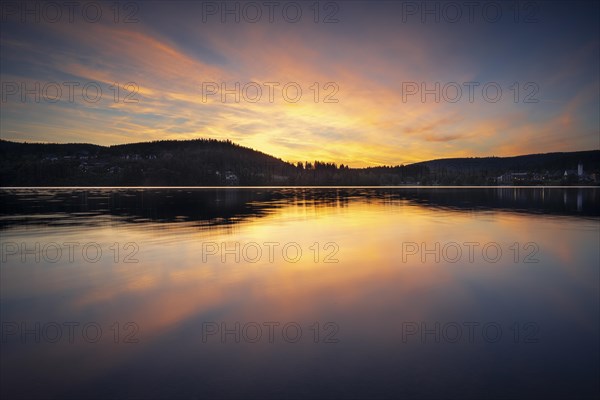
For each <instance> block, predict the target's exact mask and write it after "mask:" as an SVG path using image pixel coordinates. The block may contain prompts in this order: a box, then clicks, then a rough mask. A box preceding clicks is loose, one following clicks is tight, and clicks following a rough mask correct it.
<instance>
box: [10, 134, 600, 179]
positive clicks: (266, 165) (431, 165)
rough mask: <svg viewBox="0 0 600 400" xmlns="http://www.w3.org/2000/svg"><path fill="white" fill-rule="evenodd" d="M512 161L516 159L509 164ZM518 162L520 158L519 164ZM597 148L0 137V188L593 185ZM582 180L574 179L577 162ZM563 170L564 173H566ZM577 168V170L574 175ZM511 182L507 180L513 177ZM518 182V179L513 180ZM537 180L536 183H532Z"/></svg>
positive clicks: (597, 156)
mask: <svg viewBox="0 0 600 400" xmlns="http://www.w3.org/2000/svg"><path fill="white" fill-rule="evenodd" d="M515 159H517V161H515ZM518 159H520V161H519V160H518ZM599 160H600V151H587V152H573V153H552V154H540V155H530V156H521V157H510V158H497V157H492V158H475V159H449V160H435V161H428V162H423V163H417V164H411V165H406V166H405V165H398V166H393V167H392V166H390V167H369V168H350V167H348V166H346V165H344V164H341V165H337V164H335V163H326V162H320V161H314V162H304V163H300V162H299V163H297V164H291V163H288V162H285V161H283V160H281V159H278V158H275V157H272V156H270V155H268V154H265V153H262V152H259V151H256V150H253V149H250V148H247V147H243V146H239V145H237V144H235V143H233V142H231V141H229V140H226V141H219V140H214V139H197V140H186V141H174V140H170V141H154V142H145V143H133V144H125V145H115V146H109V147H105V146H98V145H92V144H38V143H16V142H10V141H5V140H0V184H1V185H2V186H254V185H256V186H264V185H290V186H299V185H323V186H325V185H328V186H337V185H349V186H353V185H356V186H358V185H376V186H377V185H419V184H420V185H423V184H434V185H435V184H444V185H462V184H479V185H486V184H496V183H497V177H498V176H499V175H502V174H506V173H510V172H523V171H525V172H528V173H529V174H530V175H527V176H525V175H523V174H521V175H519V177H518V179H517V181H518V182H515V183H523V184H527V183H530V182H528V180H534V181H535V180H536V179H537V180H539V179H541V178H540V176H545V177H546V178H548V179H547V180H546V181H544V182H542V183H546V184H565V183H579V184H581V183H586V184H587V183H589V184H593V183H595V182H597V179H596V176H597V173H598V171H599V170H600V168H599V167H600V165H599ZM580 162H583V163H584V165H585V168H586V174H585V182H582V181H583V178H582V177H581V176H580V177H577V176H575V178H573V176H574V175H576V174H575V172H576V170H577V166H578V163H580ZM567 170H569V174H567V175H564V172H565V171H567ZM574 171H575V172H574ZM511 179H512V176H511ZM515 179H516V178H515ZM534 183H539V182H534Z"/></svg>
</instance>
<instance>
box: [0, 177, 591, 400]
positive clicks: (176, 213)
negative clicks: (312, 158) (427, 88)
mask: <svg viewBox="0 0 600 400" xmlns="http://www.w3.org/2000/svg"><path fill="white" fill-rule="evenodd" d="M1 198H2V213H3V214H2V218H1V220H2V230H1V232H2V244H3V254H2V257H3V263H2V266H1V270H0V271H1V277H2V279H1V283H0V285H1V286H0V288H1V297H0V307H1V311H2V314H1V318H2V323H3V327H2V329H3V335H4V336H3V343H2V360H1V363H2V364H1V367H2V368H1V375H2V376H1V378H2V379H1V380H2V385H0V386H1V389H0V390H1V391H2V392H1V394H2V396H3V397H7V398H48V397H56V398H77V399H81V398H240V397H250V398H281V397H292V398H297V397H313V398H373V397H380V398H482V397H496V398H566V397H575V398H586V397H589V398H595V396H596V395H597V394H598V380H597V379H598V378H597V377H598V373H599V372H600V366H599V362H598V355H599V351H600V350H599V346H598V340H597V338H598V335H599V333H600V332H599V329H598V319H597V316H598V313H599V312H600V310H599V306H598V301H597V300H598V295H599V288H598V285H599V284H598V282H599V278H600V276H599V272H598V264H599V263H600V255H599V250H598V242H599V240H600V226H599V218H598V212H599V211H598V207H599V203H600V202H599V199H598V191H597V189H577V188H575V189H565V190H562V189H522V188H519V189H513V188H502V189H498V188H490V189H487V188H486V189H371V188H356V189H258V188H256V189H244V190H219V189H210V190H205V189H198V190H192V189H170V190H139V189H119V190H95V189H94V190H50V191H44V190H38V191H36V190H19V191H13V190H11V191H3V192H2V195H1ZM50 243H55V244H58V245H59V246H60V247H61V248H62V249H63V254H62V257H60V258H58V259H55V257H56V253H54V252H53V251H54V249H53V248H50V247H51V246H49V244H50ZM64 243H78V244H79V246H78V247H77V248H76V250H75V251H74V252H73V260H72V261H71V259H69V257H68V253H67V252H66V246H65V245H63V244H64ZM86 243H94V247H93V248H91V254H88V255H87V256H84V254H83V253H82V251H81V250H82V248H83V247H84V245H85V244H86ZM115 243H116V244H117V247H116V248H115ZM131 243H133V244H135V245H136V246H137V251H136V252H135V254H134V255H133V256H132V257H133V258H131V259H129V261H137V262H126V256H129V255H131V252H132V248H126V247H125V245H127V244H131ZM269 243H270V244H269ZM289 243H295V245H294V246H296V245H297V246H298V247H299V248H300V249H301V252H302V253H301V254H300V255H298V254H297V253H295V252H294V248H291V252H290V253H284V252H283V251H282V250H283V247H284V246H285V245H286V244H289ZM451 243H455V244H456V245H457V246H458V248H459V249H460V251H461V252H462V253H461V257H460V258H457V255H458V254H457V253H456V246H454V245H451ZM465 243H471V245H466V244H465ZM473 243H478V245H477V246H476V247H473V249H474V251H473V253H472V255H473V258H470V256H471V253H470V252H469V249H470V247H468V246H474V245H473ZM36 244H39V248H38V250H36ZM252 244H254V245H252ZM489 244H494V245H493V246H489V247H490V251H489V252H483V248H484V247H485V245H489ZM9 245H10V246H9ZM21 245H23V246H24V247H23V248H21V247H20V246H21ZM96 245H97V246H98V247H99V248H100V249H101V254H102V256H101V257H99V258H98V259H97V260H96V259H95V258H94V257H95V255H96V253H95V252H94V249H95V248H96V247H95V246H96ZM515 245H516V246H515ZM532 245H533V247H531V246H532ZM15 246H16V247H15ZM236 246H237V247H236ZM269 246H272V247H269ZM411 246H417V248H416V249H415V248H414V247H411ZM44 248H46V249H50V250H48V252H47V253H45V250H44ZM257 248H258V249H260V251H261V252H262V254H261V257H257V253H256V249H257ZM271 248H272V249H273V252H272V254H271V253H270V252H269V250H270V249H271ZM497 248H499V249H501V251H502V253H501V254H497V253H495V252H494V251H495V250H496V249H497ZM23 249H24V251H22V250H23ZM116 249H118V251H117V250H116ZM244 249H246V250H247V251H246V252H245V250H244ZM436 249H437V250H436ZM133 250H136V248H133ZM271 255H272V256H273V257H272V258H271V257H270V256H271ZM36 256H39V259H36ZM23 257H25V258H24V259H23ZM86 257H87V258H86ZM91 258H94V260H93V261H92V260H91ZM326 261H328V262H326ZM128 322H132V323H134V324H135V325H129V326H128V327H127V328H126V324H127V323H128ZM23 323H24V324H25V325H21V324H23ZM36 323H39V324H40V328H39V329H37V328H36V325H35V324H36ZM53 323H56V324H58V325H60V326H61V327H62V329H63V331H62V332H63V335H62V337H61V338H60V339H59V340H56V341H55V342H52V341H51V340H48V339H53V338H55V335H54V336H53V334H54V330H53V329H55V328H56V327H55V326H54V325H52V324H53ZM65 323H67V324H69V323H76V324H78V325H70V326H72V327H73V329H74V340H73V342H71V341H70V340H69V335H68V331H67V329H66V326H69V325H65ZM90 323H94V324H97V326H98V327H100V329H101V330H102V335H101V337H100V338H99V339H98V341H96V342H93V341H91V340H89V339H90V338H94V336H93V335H94V333H95V330H94V329H96V328H95V327H94V326H93V327H91V328H89V327H88V328H89V329H90V331H89V332H88V334H89V335H88V336H87V337H85V336H82V330H83V327H84V326H86V324H90ZM115 323H118V325H115ZM236 323H239V324H240V328H239V329H238V330H236ZM315 323H318V325H316V324H315ZM328 323H332V324H334V325H327V324H328ZM221 324H225V325H224V326H223V325H221ZM287 324H295V325H289V326H288V325H287ZM423 324H424V325H423ZM256 326H259V327H261V329H262V331H261V333H262V335H261V337H260V338H259V339H257V340H255V339H256V338H257V336H256ZM284 326H288V328H289V327H291V328H289V329H290V330H289V331H288V332H287V334H288V336H287V339H290V338H295V336H294V335H295V334H296V331H295V329H296V326H299V327H300V329H301V332H302V333H301V335H300V336H299V338H298V340H297V341H294V340H286V336H285V335H284V334H283V327H284ZM457 326H458V327H460V329H462V336H461V337H460V339H458V340H454V338H455V337H456V332H457V331H456V329H457ZM135 327H137V328H138V330H136V329H134V328H135ZM215 327H216V328H215ZM244 327H245V328H246V329H245V330H244ZM269 327H272V329H273V333H274V336H273V340H272V341H271V340H270V336H269V334H270V332H271V331H270V330H269V329H270V328H269ZM326 327H327V328H326ZM469 327H471V328H472V329H473V331H472V332H473V337H472V338H473V339H472V340H471V339H470V334H469V332H470V331H469V329H471V328H469ZM484 327H486V330H485V333H483V332H484V331H483V329H484ZM497 327H500V329H501V332H502V334H501V335H500V337H499V338H498V340H496V339H495V336H494V330H493V329H497ZM222 328H224V329H225V332H226V333H225V336H222V333H223V332H222ZM207 329H209V330H208V332H207ZM214 329H217V330H218V331H217V332H216V333H214ZM227 332H228V333H227ZM316 332H318V335H317V336H318V337H316V336H315V335H316ZM116 333H118V337H116V336H115V334H116ZM207 333H210V334H208V335H207ZM36 335H38V336H39V340H37V341H36V338H37V336H36ZM128 335H133V336H132V337H129V339H131V338H133V339H138V341H137V342H131V343H130V342H126V341H125V340H126V338H127V337H128ZM330 335H333V336H330ZM423 335H424V336H423ZM296 336H297V335H296ZM115 338H116V339H117V340H115ZM315 338H316V340H315ZM327 338H330V339H331V338H333V339H337V341H331V342H328V341H326V339H327ZM204 339H206V340H204ZM530 339H531V340H530ZM533 339H535V340H533Z"/></svg>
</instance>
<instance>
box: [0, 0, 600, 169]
mask: <svg viewBox="0 0 600 400" xmlns="http://www.w3.org/2000/svg"><path fill="white" fill-rule="evenodd" d="M13 3H14V2H13ZM75 3H78V4H79V6H78V7H76V8H75V10H74V13H73V16H72V17H73V21H72V22H71V21H69V10H68V9H67V8H65V7H64V6H60V5H61V4H63V2H61V1H59V2H57V3H55V4H59V6H60V7H62V10H58V11H60V12H62V17H61V18H60V20H58V21H57V22H54V23H53V22H52V19H54V18H55V17H57V10H56V9H51V7H47V8H46V9H43V5H40V3H37V5H36V3H29V4H28V5H27V7H29V9H28V11H29V12H28V13H25V14H22V11H24V10H22V9H20V8H21V7H23V6H22V5H21V4H20V3H16V4H11V3H10V2H8V3H5V4H3V5H2V7H3V9H2V25H1V28H0V30H1V39H0V45H1V49H0V50H1V59H0V60H1V64H0V67H1V74H0V75H1V76H0V78H1V80H2V103H1V109H2V111H1V117H2V118H1V123H0V128H1V136H2V139H7V140H16V141H28V142H58V143H68V142H87V143H96V144H102V145H111V144H121V143H131V142H140V141H150V140H161V139H193V138H199V137H202V138H215V139H231V140H232V141H234V142H236V143H238V144H241V145H244V146H248V147H252V148H254V149H257V150H260V151H263V152H265V153H268V154H271V155H274V156H276V157H279V158H282V159H284V160H286V161H292V162H296V161H304V160H322V161H334V162H337V163H344V164H349V165H350V166H353V167H362V166H375V165H390V164H393V165H396V164H401V163H405V164H406V163H412V162H417V161H423V160H428V159H433V158H445V157H459V156H492V155H495V156H509V155H518V154H525V153H541V152H552V151H574V150H591V149H599V148H600V132H599V125H600V121H599V112H598V110H599V107H600V99H599V93H600V81H599V70H600V62H599V57H600V56H599V54H600V43H599V29H600V28H599V23H598V21H599V17H600V15H599V14H600V11H599V10H600V9H599V6H598V4H597V3H596V4H594V3H592V2H565V3H559V2H529V3H528V2H519V3H517V2H512V1H510V2H482V3H479V4H478V5H477V6H474V8H472V9H469V8H468V7H467V6H465V5H464V4H465V2H463V1H458V2H456V3H452V4H451V5H448V4H447V3H446V2H436V1H430V2H426V3H423V2H420V1H419V2H403V1H398V2H391V1H370V2H366V1H364V2H361V1H348V2H345V1H338V2H325V1H321V2H320V3H319V4H318V9H319V15H318V16H315V9H314V4H315V2H313V1H299V2H295V3H294V2H285V1H280V2H278V3H279V4H278V5H276V6H274V8H273V9H270V7H269V6H268V5H266V3H265V2H263V1H258V2H255V3H252V5H251V6H246V2H228V3H227V4H225V3H223V2H201V1H197V2H195V1H173V2H167V1H147V2H146V1H139V2H129V3H125V2H124V3H121V4H120V6H119V10H118V11H119V15H118V20H117V22H116V23H115V8H111V7H114V6H112V4H113V2H112V1H111V2H107V3H102V2H85V1H83V2H75ZM88 3H93V6H86V5H87V4H88ZM290 3H292V4H290ZM490 3H491V4H490ZM7 4H8V5H7ZM96 5H100V8H99V9H100V10H101V11H102V15H101V17H99V18H97V19H98V21H97V22H91V21H90V20H92V19H94V18H93V17H95V12H96V9H95V8H94V7H96ZM298 6H299V8H298ZM224 7H228V8H227V9H228V10H232V11H233V14H225V15H222V14H221V11H223V10H222V9H223V8H224ZM284 7H286V8H285V10H286V12H284V11H283V9H284ZM422 7H428V10H429V11H430V13H423V10H422V9H421V8H422ZM84 8H85V9H86V10H87V13H88V14H87V15H88V17H89V16H91V17H89V18H87V19H88V20H86V18H84V15H82V9H84ZM298 9H300V10H301V12H302V15H301V16H299V15H298V17H296V12H297V10H298ZM270 10H272V11H273V14H272V22H271V21H269V19H270V15H269V11H270ZM484 10H485V11H484ZM26 11H27V10H26ZM257 11H260V12H261V13H262V16H261V17H260V20H258V21H257V22H252V21H251V20H252V19H255V18H257V15H258V14H257ZM517 11H518V12H517ZM238 12H239V17H240V18H239V22H236V20H235V19H236V15H234V14H235V13H238ZM457 12H459V13H461V16H460V17H459V18H458V17H457V15H458V14H457ZM470 12H472V13H470ZM497 12H500V13H501V14H497ZM128 14H130V15H131V16H130V20H131V21H130V23H125V21H124V20H125V19H126V17H127V15H128ZM37 17H39V21H38V20H36V18H37ZM315 17H317V20H318V22H317V23H316V22H315ZM455 17H456V18H457V19H458V20H457V21H456V22H452V21H451V20H452V19H454V18H455ZM23 18H24V19H25V21H23V20H22V19H23ZM223 18H225V21H223ZM437 18H439V21H436V19H437ZM294 19H297V20H298V21H297V22H293V20H294ZM325 19H326V20H327V22H329V23H326V22H325V21H324V20H325ZM423 19H425V21H424V22H423ZM336 21H337V22H336ZM36 82H39V91H38V94H40V99H39V102H36V98H35V97H36V94H35V93H33V92H35V91H36ZM52 82H54V83H57V84H58V86H60V87H61V88H62V94H61V95H60V96H58V95H57V92H56V86H57V85H55V84H50V85H48V84H49V83H52ZM65 82H74V83H73V84H72V85H75V84H77V85H79V86H76V87H74V96H73V99H72V100H71V99H70V98H69V91H68V86H67V85H65V84H64V83H65ZM129 82H133V83H134V85H135V86H137V88H138V89H137V90H136V92H135V93H131V97H130V99H137V102H125V101H124V100H125V97H126V95H127V94H128V91H127V90H126V89H127V88H124V86H126V84H127V83H129ZM236 82H239V84H240V92H239V93H240V99H239V102H236V99H235V94H233V93H231V94H228V95H227V96H226V97H225V101H223V99H222V97H221V93H220V92H217V93H216V94H212V92H209V91H208V90H209V89H214V88H215V86H220V85H221V84H225V85H226V87H227V88H228V89H231V90H232V91H235V87H236V86H235V85H236ZM413 82H414V83H413ZM469 82H476V83H478V84H479V86H476V84H475V83H473V84H469ZM515 82H518V90H517V89H516V88H517V86H515V85H514V83H515ZM90 83H91V85H90ZM114 83H118V85H119V86H120V90H119V97H118V99H117V100H118V101H115V98H114V95H115V93H114V90H111V88H110V86H111V85H113V84H114ZM248 83H251V84H250V85H247V84H248ZM275 83H277V84H278V85H275ZM290 83H291V84H290ZM315 83H316V84H315ZM436 83H438V84H439V88H440V89H439V92H438V93H439V95H440V99H439V101H438V102H436V99H435V94H434V93H433V92H434V91H435V87H436ZM465 83H467V84H466V85H465ZM215 84H216V85H215ZM265 84H266V85H265ZM286 84H287V85H288V91H287V94H284V93H282V87H284V86H285V85H286ZM422 84H424V85H425V86H426V87H427V88H429V89H433V90H432V92H431V93H430V94H428V95H426V96H425V98H422V96H421V94H422V93H421V85H422ZM85 85H88V87H91V88H90V89H89V90H88V95H89V97H90V98H93V97H94V96H95V90H94V86H95V85H99V86H100V87H101V88H102V96H101V98H100V99H99V101H97V102H95V103H94V102H91V101H89V100H86V99H85V98H84V97H83V96H82V87H83V86H85ZM245 85H246V89H247V91H246V92H242V90H241V89H242V88H243V87H244V86H245ZM269 85H270V87H272V88H273V89H272V90H273V93H272V95H273V98H272V99H269V97H270V96H269V95H270V93H269ZM469 85H470V86H469ZM484 86H485V87H486V88H488V91H487V94H486V93H484V92H483V87H484ZM44 87H46V89H47V90H46V92H44V90H43V89H44ZM133 87H134V86H133V85H132V86H128V88H129V89H132V88H133ZM256 87H260V88H261V89H262V95H261V96H260V98H258V93H257V92H256ZM297 87H300V88H301V90H302V95H301V97H300V98H299V100H298V101H297V102H292V101H291V100H292V99H293V98H294V97H296V88H297ZM317 87H318V90H319V92H318V96H317V99H315V94H316V88H317ZM456 87H460V88H462V89H461V90H462V96H460V97H458V93H457V92H456ZM469 87H471V88H472V89H473V93H472V94H473V99H472V100H473V101H472V102H471V101H470V99H469ZM22 88H26V89H27V90H28V91H29V92H28V93H25V94H24V93H22ZM497 88H500V89H501V90H502V96H501V97H500V98H499V99H498V101H496V102H494V101H493V100H494V97H496V91H497ZM219 90H220V89H219ZM411 90H413V91H414V90H418V92H417V93H414V94H412V93H410V91H411ZM40 92H41V93H40ZM334 92H335V93H334ZM328 95H331V97H329V99H330V100H336V101H337V102H324V100H325V98H326V97H327V96H328ZM486 95H487V96H488V97H487V98H486V97H485V96H486ZM515 95H518V99H515ZM285 96H287V97H285ZM23 97H25V98H24V99H23ZM56 97H58V99H57V101H50V100H52V99H54V98H56ZM286 99H287V100H286ZM271 100H272V101H271ZM315 100H318V102H317V101H315ZM454 100H456V101H455V102H452V101H454ZM515 100H517V101H515Z"/></svg>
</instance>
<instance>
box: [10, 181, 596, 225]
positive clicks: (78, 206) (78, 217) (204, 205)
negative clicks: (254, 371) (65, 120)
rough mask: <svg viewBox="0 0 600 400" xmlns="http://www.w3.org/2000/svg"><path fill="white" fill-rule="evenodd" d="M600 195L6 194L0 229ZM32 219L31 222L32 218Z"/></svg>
mask: <svg viewBox="0 0 600 400" xmlns="http://www.w3.org/2000/svg"><path fill="white" fill-rule="evenodd" d="M599 199H600V190H599V189H598V188H564V189H552V188H523V187H516V188H506V187H498V188H433V189H432V188H425V189H424V188H393V189H375V188H348V189H338V188H310V189H307V188H301V189H296V188H287V189H285V188H284V189H262V188H249V189H75V190H73V189H48V190H36V189H12V190H2V191H0V205H1V212H0V228H6V227H10V226H12V225H22V224H27V223H30V222H34V223H36V224H40V223H42V224H47V225H50V226H51V225H53V224H57V223H62V222H64V221H62V222H61V221H60V219H61V217H62V216H68V224H88V223H91V222H98V221H99V219H98V218H97V217H98V216H102V215H104V216H111V217H115V218H118V220H119V221H122V222H129V223H147V222H190V221H197V222H198V223H199V224H198V225H201V226H205V225H208V226H212V225H227V224H235V223H236V222H240V221H243V220H244V219H246V218H257V217H262V216H265V215H268V214H270V213H273V212H275V211H276V210H277V209H279V208H281V207H285V206H289V205H290V204H295V205H304V206H309V205H310V206H318V207H344V206H347V205H348V203H349V202H353V201H354V202H356V201H358V202H381V203H386V202H387V203H390V202H401V201H406V202H408V203H411V204H418V205H421V206H423V207H429V208H434V209H435V208H438V209H449V210H457V211H490V210H503V211H512V212H524V213H535V214H549V215H577V216H599V215H600V206H599V204H600V201H599ZM29 217H31V218H29Z"/></svg>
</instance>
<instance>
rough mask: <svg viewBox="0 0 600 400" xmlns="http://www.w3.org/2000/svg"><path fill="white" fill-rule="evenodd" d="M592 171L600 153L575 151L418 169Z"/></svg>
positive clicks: (446, 161) (447, 161)
mask: <svg viewBox="0 0 600 400" xmlns="http://www.w3.org/2000/svg"><path fill="white" fill-rule="evenodd" d="M580 162H581V163H582V164H583V165H584V166H586V165H587V166H588V168H592V169H597V168H598V166H599V165H600V151H599V150H590V151H573V152H566V153H565V152H563V153H546V154H527V155H523V156H515V157H469V158H443V159H438V160H431V161H423V162H420V163H417V165H424V166H427V167H428V168H429V169H430V170H432V171H436V170H444V169H445V170H447V171H455V172H456V171H461V172H468V171H470V170H474V171H485V170H488V171H496V172H499V173H500V172H502V171H505V170H513V171H531V172H542V171H546V170H553V169H559V170H563V171H564V170H568V169H576V168H577V165H578V164H579V163H580Z"/></svg>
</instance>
